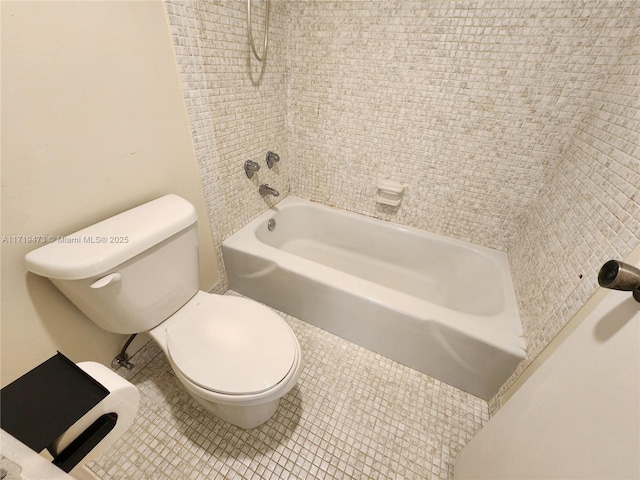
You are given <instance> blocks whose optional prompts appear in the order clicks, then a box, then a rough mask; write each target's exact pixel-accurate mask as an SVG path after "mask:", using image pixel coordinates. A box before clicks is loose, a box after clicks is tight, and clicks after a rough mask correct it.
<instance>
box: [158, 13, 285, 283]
mask: <svg viewBox="0 0 640 480" xmlns="http://www.w3.org/2000/svg"><path fill="white" fill-rule="evenodd" d="M165 4H166V8H167V14H168V19H169V25H170V28H171V34H172V38H173V42H174V45H175V49H176V59H177V63H178V71H179V73H180V77H181V81H182V85H183V92H184V97H185V102H186V107H187V114H188V117H189V121H190V124H191V129H192V135H193V139H194V145H195V149H196V158H197V160H198V166H199V168H200V173H201V176H202V182H203V188H204V194H205V199H206V201H207V204H208V207H209V220H210V221H211V225H212V229H213V236H214V242H215V243H216V245H217V251H216V255H217V258H218V266H219V269H220V274H221V275H220V278H221V279H223V280H222V282H221V283H220V285H218V287H217V289H216V291H218V292H223V291H225V290H226V288H227V280H226V274H225V272H224V264H223V261H222V251H221V244H222V241H223V240H224V239H225V238H226V237H228V236H229V235H231V234H232V233H233V232H235V231H237V230H238V229H239V228H241V227H242V226H243V225H245V224H247V223H248V222H249V220H251V219H252V218H254V217H256V216H257V215H258V214H260V213H262V212H264V211H265V210H266V209H267V208H269V207H270V206H272V205H273V204H275V203H277V200H279V199H274V197H262V196H261V195H260V194H259V193H258V187H259V185H260V184H261V183H267V184H269V185H270V186H272V187H273V188H275V189H277V190H278V191H279V192H280V194H281V196H280V198H283V197H285V196H286V195H287V194H288V193H289V173H288V172H289V168H290V161H289V155H288V144H287V134H286V114H287V102H286V84H285V66H284V65H285V61H284V58H285V54H286V43H285V37H284V35H285V30H284V29H283V28H282V25H286V23H287V20H286V18H285V16H284V15H285V9H284V5H283V4H282V3H281V2H271V9H270V28H269V41H268V45H269V46H268V53H267V58H266V61H265V62H264V63H260V62H258V61H257V60H256V59H255V58H253V55H252V54H251V52H250V49H249V43H248V40H247V28H246V2H242V1H229V0H219V1H213V0H167V1H166V3H165ZM264 8H265V3H264V2H253V10H252V17H253V21H252V24H253V36H254V39H255V43H256V48H257V50H258V52H259V53H262V45H263V38H264V37H263V35H264V20H265V10H264ZM267 151H273V152H276V153H278V154H279V155H280V158H281V161H280V162H279V163H276V164H275V166H274V168H273V169H268V168H267V165H266V163H265V157H266V153H267ZM246 160H253V161H255V162H258V163H259V164H260V166H261V169H260V171H259V172H257V173H256V174H255V175H254V176H253V178H251V179H249V178H247V176H246V175H245V173H244V169H243V165H244V162H245V161H246Z"/></svg>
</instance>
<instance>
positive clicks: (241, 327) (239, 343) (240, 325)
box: [149, 291, 302, 429]
mask: <svg viewBox="0 0 640 480" xmlns="http://www.w3.org/2000/svg"><path fill="white" fill-rule="evenodd" d="M149 334H150V335H151V337H152V338H153V339H154V340H155V341H156V342H157V343H158V345H159V346H160V348H162V350H163V351H164V353H165V354H166V356H167V358H168V360H169V363H170V364H171V367H172V368H173V371H174V373H175V374H176V376H177V377H178V379H179V380H180V382H182V384H183V386H184V387H185V389H186V390H187V391H188V392H189V393H190V394H191V396H192V397H193V398H194V399H195V400H196V401H197V402H198V403H200V405H202V406H203V407H204V408H206V409H207V410H208V411H210V412H211V413H213V414H214V415H216V416H218V417H220V418H222V419H223V420H226V421H227V422H229V423H233V424H234V425H237V426H239V427H241V428H245V429H250V428H254V427H257V426H258V425H261V424H262V423H264V422H266V421H267V420H268V419H269V418H270V417H271V416H272V415H273V414H274V413H275V411H276V409H277V408H278V404H279V402H280V398H281V397H282V396H283V395H285V394H286V393H287V392H289V391H290V390H291V389H292V388H293V386H294V385H295V384H296V382H297V381H298V377H299V376H300V372H301V370H302V362H301V353H300V345H299V343H298V341H297V339H296V337H295V334H294V333H293V331H292V330H291V328H290V327H289V325H287V323H286V322H284V321H283V320H282V318H281V317H280V316H279V315H278V314H276V313H275V312H273V311H272V310H270V309H268V308H267V307H265V306H263V305H260V304H258V303H256V302H253V301H249V300H247V299H244V298H239V297H230V296H220V295H212V294H209V293H205V292H202V291H200V292H198V293H197V294H196V295H195V297H193V298H192V299H191V300H190V301H189V302H188V303H187V304H186V305H184V306H183V307H182V308H181V309H180V310H179V311H178V312H176V313H175V314H174V315H172V316H171V317H170V318H168V319H167V320H166V321H165V322H163V323H162V324H160V325H159V326H157V327H156V328H154V329H152V330H150V331H149Z"/></svg>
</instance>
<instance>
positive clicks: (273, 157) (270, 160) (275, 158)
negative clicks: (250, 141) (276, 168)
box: [267, 152, 280, 168]
mask: <svg viewBox="0 0 640 480" xmlns="http://www.w3.org/2000/svg"><path fill="white" fill-rule="evenodd" d="M279 161H280V156H279V155H278V154H277V153H273V152H267V167H269V168H273V164H274V163H275V162H279Z"/></svg>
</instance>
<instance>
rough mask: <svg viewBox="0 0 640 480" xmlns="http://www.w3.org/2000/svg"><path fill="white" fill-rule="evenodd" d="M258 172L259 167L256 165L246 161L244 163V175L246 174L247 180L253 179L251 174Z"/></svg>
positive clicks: (251, 161)
mask: <svg viewBox="0 0 640 480" xmlns="http://www.w3.org/2000/svg"><path fill="white" fill-rule="evenodd" d="M258 170H260V165H258V164H257V163H256V162H254V161H253V160H247V161H246V162H244V173H246V174H247V178H251V177H253V173H254V172H257V171H258Z"/></svg>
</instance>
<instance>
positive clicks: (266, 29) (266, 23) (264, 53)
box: [247, 0, 270, 62]
mask: <svg viewBox="0 0 640 480" xmlns="http://www.w3.org/2000/svg"><path fill="white" fill-rule="evenodd" d="M266 2H267V5H266V7H265V14H264V48H263V49H262V57H261V56H260V55H258V51H257V50H256V45H255V42H254V41H253V34H252V33H251V0H247V35H248V36H249V45H251V50H252V51H253V55H254V56H255V57H256V58H257V59H258V61H259V62H262V61H264V59H265V58H266V56H267V43H268V41H269V9H270V8H269V4H270V2H269V0H266Z"/></svg>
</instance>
